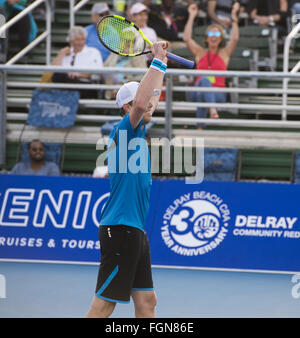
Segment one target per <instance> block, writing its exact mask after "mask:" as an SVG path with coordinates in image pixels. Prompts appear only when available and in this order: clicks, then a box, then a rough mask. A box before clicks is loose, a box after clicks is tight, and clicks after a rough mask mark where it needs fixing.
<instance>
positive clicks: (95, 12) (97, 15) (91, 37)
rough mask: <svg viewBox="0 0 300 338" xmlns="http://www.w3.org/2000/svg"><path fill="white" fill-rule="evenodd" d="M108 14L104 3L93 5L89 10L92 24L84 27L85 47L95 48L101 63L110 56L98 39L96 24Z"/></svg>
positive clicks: (108, 11)
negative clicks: (99, 55)
mask: <svg viewBox="0 0 300 338" xmlns="http://www.w3.org/2000/svg"><path fill="white" fill-rule="evenodd" d="M109 13H110V10H109V7H108V5H107V3H106V2H97V3H95V4H94V5H93V7H92V10H91V20H92V24H91V25H89V26H86V27H85V30H86V32H87V37H86V44H87V46H89V47H94V48H97V49H98V50H99V52H100V53H101V55H102V60H103V62H105V61H106V59H107V58H108V56H109V55H110V51H109V50H108V49H107V48H105V47H104V46H103V44H102V43H101V42H100V41H99V39H98V35H97V24H98V22H99V21H100V20H101V18H102V17H103V16H105V15H109Z"/></svg>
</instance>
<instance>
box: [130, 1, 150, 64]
mask: <svg viewBox="0 0 300 338" xmlns="http://www.w3.org/2000/svg"><path fill="white" fill-rule="evenodd" d="M129 13H130V19H131V20H132V21H133V22H134V23H135V24H136V25H137V27H139V28H140V29H141V31H142V32H143V33H144V34H145V36H146V37H147V38H148V39H149V40H150V41H151V42H153V43H154V42H156V41H157V35H156V32H155V30H154V29H153V28H150V27H148V13H149V8H148V7H147V6H145V5H144V4H142V3H140V2H137V3H136V4H134V5H133V6H132V7H131V8H130V10H129ZM146 50H149V48H148V49H147V48H146ZM145 56H146V60H147V63H148V65H149V64H150V62H151V60H152V56H151V54H146V55H145Z"/></svg>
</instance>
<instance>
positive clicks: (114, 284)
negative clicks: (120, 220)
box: [96, 225, 153, 303]
mask: <svg viewBox="0 0 300 338" xmlns="http://www.w3.org/2000/svg"><path fill="white" fill-rule="evenodd" d="M99 239H100V250H101V260H100V267H99V272H98V279H97V286H96V296H98V297H100V298H103V299H105V300H108V301H111V302H119V303H122V302H125V303H128V302H129V301H130V295H131V291H132V290H153V280H152V271H151V261H150V249H149V241H148V238H147V235H146V233H145V232H143V231H141V230H140V229H137V228H134V227H130V226H126V225H111V226H106V225H105V226H103V225H102V226H100V228H99Z"/></svg>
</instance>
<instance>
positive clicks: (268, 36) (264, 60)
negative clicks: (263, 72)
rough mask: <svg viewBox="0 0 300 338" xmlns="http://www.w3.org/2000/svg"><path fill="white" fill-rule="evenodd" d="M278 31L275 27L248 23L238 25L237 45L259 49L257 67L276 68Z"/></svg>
mask: <svg viewBox="0 0 300 338" xmlns="http://www.w3.org/2000/svg"><path fill="white" fill-rule="evenodd" d="M277 43H278V32H277V30H276V29H275V28H271V27H261V26H255V25H249V26H244V27H240V39H239V42H238V46H240V47H245V48H251V49H258V50H259V63H258V65H259V67H260V68H265V69H269V70H273V71H274V70H275V69H276V61H277Z"/></svg>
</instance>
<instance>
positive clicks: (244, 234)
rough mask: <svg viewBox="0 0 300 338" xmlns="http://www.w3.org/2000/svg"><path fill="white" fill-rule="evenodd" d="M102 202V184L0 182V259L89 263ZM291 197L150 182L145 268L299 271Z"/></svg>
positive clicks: (95, 252)
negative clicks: (148, 253)
mask: <svg viewBox="0 0 300 338" xmlns="http://www.w3.org/2000/svg"><path fill="white" fill-rule="evenodd" d="M108 196H109V181H108V179H95V178H78V177H32V176H13V175H0V259H2V260H34V261H55V262H70V263H73V262H76V263H78V262H82V263H86V264H88V263H91V264H97V263H98V262H99V258H100V250H99V249H100V245H99V241H98V226H99V224H98V223H99V218H100V214H101V210H102V208H103V206H104V205H105V203H106V201H107V198H108ZM299 196H300V186H299V185H290V184H263V183H242V182H213V181H204V182H203V183H201V184H195V185H191V184H189V185H187V184H185V181H184V180H155V179H154V180H153V185H152V191H151V201H150V210H149V215H148V218H147V222H146V223H147V224H146V231H147V233H148V236H149V239H150V249H151V259H152V265H154V266H167V267H183V268H200V269H201V268H202V269H228V270H245V271H265V272H284V273H294V272H300V259H299V258H300V245H299V244H300V224H299V207H298V201H299ZM129 198H130V196H129Z"/></svg>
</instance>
